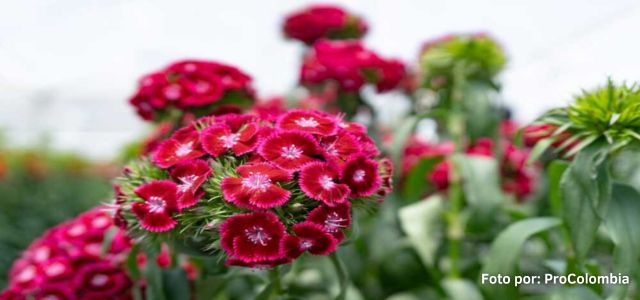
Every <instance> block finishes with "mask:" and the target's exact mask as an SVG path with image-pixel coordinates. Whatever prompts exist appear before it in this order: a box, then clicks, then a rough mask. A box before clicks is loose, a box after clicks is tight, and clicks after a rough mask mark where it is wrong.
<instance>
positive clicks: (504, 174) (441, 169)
mask: <svg viewBox="0 0 640 300" xmlns="http://www.w3.org/2000/svg"><path fill="white" fill-rule="evenodd" d="M501 143H502V149H501V154H502V156H501V158H500V159H499V164H500V175H501V182H502V189H503V191H505V192H507V193H511V194H514V195H515V196H516V197H517V198H518V199H524V198H525V197H526V196H528V195H529V194H531V193H532V192H533V191H534V188H535V183H536V172H535V167H531V166H527V165H526V161H527V159H528V157H529V150H527V149H524V148H518V147H517V146H516V145H514V144H513V143H511V142H509V141H508V140H502V142H501ZM453 150H454V145H453V144H452V143H451V142H444V143H441V144H430V143H424V142H420V141H418V140H415V139H414V140H411V141H410V143H409V144H408V145H407V146H406V147H405V155H404V159H403V173H405V174H406V173H407V172H409V171H410V170H411V168H413V166H415V164H416V163H417V162H418V161H419V160H420V159H422V158H425V157H435V156H442V157H443V158H444V159H443V160H442V161H441V162H439V163H437V164H436V165H435V166H434V168H433V169H432V170H431V172H430V173H429V174H426V179H427V180H428V181H429V182H430V183H431V184H432V185H433V186H434V187H435V188H436V189H437V190H439V191H445V190H447V189H448V188H449V174H450V169H451V161H450V160H449V159H447V156H448V155H450V154H452V153H453ZM465 153H466V154H468V155H477V156H486V157H493V156H494V142H493V140H492V139H490V138H481V139H478V140H477V141H476V142H475V143H474V144H472V145H469V146H467V148H466V150H465Z"/></svg>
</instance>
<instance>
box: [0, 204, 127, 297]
mask: <svg viewBox="0 0 640 300" xmlns="http://www.w3.org/2000/svg"><path fill="white" fill-rule="evenodd" d="M112 225H113V222H112V218H111V216H110V215H109V214H108V213H106V212H104V208H102V207H99V208H95V209H92V210H90V211H88V212H86V213H84V214H82V215H80V216H78V217H77V218H76V219H73V220H71V221H68V222H65V223H62V224H60V225H58V226H56V227H53V228H51V229H49V230H48V231H47V232H45V233H44V235H43V236H42V237H40V238H39V239H38V240H36V241H35V242H33V243H32V244H31V245H30V246H29V247H28V248H27V250H26V251H25V252H24V254H23V255H22V257H21V258H20V259H18V260H17V261H16V262H15V263H14V264H13V267H12V268H11V270H10V271H9V278H10V282H9V287H8V288H7V289H6V290H5V291H3V292H2V293H0V299H16V300H17V299H130V297H131V293H130V288H131V286H132V281H131V279H130V278H129V277H128V275H127V273H126V272H125V270H124V268H123V266H122V265H123V262H124V260H125V259H126V256H127V255H128V252H129V249H130V247H131V242H130V240H129V239H128V238H127V237H126V236H125V235H124V232H123V231H116V232H115V234H114V236H113V237H112V241H111V245H110V247H108V249H106V251H105V252H104V253H103V240H104V238H105V234H106V231H107V229H108V228H110V227H111V226H112Z"/></svg>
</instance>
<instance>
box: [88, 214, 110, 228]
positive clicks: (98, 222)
mask: <svg viewBox="0 0 640 300" xmlns="http://www.w3.org/2000/svg"><path fill="white" fill-rule="evenodd" d="M109 220H110V219H109V218H107V217H98V218H96V219H93V221H91V226H93V227H94V228H103V227H105V226H108V225H109Z"/></svg>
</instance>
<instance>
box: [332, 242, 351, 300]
mask: <svg viewBox="0 0 640 300" xmlns="http://www.w3.org/2000/svg"><path fill="white" fill-rule="evenodd" d="M329 258H331V262H332V263H333V266H334V267H335V268H336V273H337V275H338V281H339V283H340V292H339V293H338V296H336V300H344V299H346V297H347V288H348V287H349V275H348V274H347V269H346V268H345V266H344V263H343V262H342V260H340V257H339V256H338V254H337V252H333V253H331V254H330V255H329Z"/></svg>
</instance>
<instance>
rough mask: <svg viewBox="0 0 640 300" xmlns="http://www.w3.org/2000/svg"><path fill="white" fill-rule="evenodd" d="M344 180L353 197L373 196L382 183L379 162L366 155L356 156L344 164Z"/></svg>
mask: <svg viewBox="0 0 640 300" xmlns="http://www.w3.org/2000/svg"><path fill="white" fill-rule="evenodd" d="M342 181H343V182H344V183H346V184H347V185H348V186H349V189H350V190H351V196H352V197H365V196H371V195H373V194H374V193H375V192H376V191H377V190H378V188H380V184H381V179H380V175H379V174H378V163H377V162H376V161H375V160H372V159H368V158H366V157H364V156H359V157H356V158H354V159H352V160H350V161H348V162H347V163H346V164H345V165H344V169H342Z"/></svg>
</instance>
